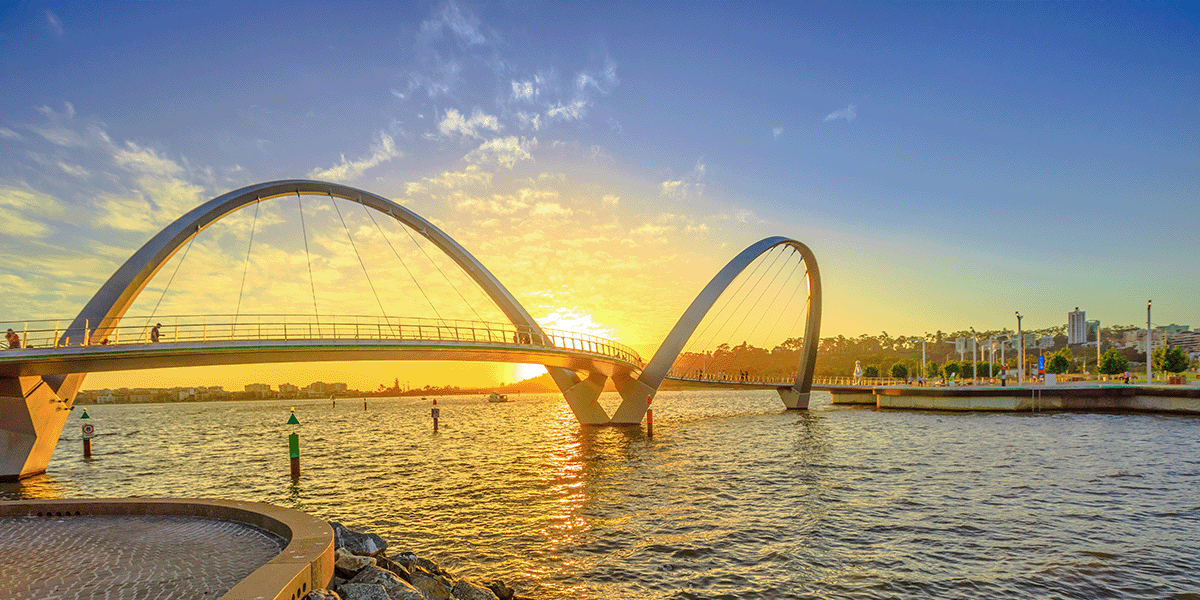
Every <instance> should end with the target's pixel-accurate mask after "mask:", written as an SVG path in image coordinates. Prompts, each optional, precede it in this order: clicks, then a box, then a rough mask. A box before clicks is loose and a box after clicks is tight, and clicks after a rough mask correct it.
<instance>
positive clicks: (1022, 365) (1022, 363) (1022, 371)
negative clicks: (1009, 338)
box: [1014, 310, 1025, 385]
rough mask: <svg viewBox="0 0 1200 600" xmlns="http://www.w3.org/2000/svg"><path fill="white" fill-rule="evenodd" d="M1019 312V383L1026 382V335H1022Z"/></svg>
mask: <svg viewBox="0 0 1200 600" xmlns="http://www.w3.org/2000/svg"><path fill="white" fill-rule="evenodd" d="M1014 312H1016V313H1017V385H1024V384H1025V336H1023V335H1021V311H1019V310H1018V311H1014Z"/></svg>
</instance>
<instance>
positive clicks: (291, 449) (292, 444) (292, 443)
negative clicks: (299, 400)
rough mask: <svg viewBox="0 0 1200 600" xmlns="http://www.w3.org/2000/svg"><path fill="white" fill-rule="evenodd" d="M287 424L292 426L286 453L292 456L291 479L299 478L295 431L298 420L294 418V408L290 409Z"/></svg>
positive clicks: (297, 445) (298, 440)
mask: <svg viewBox="0 0 1200 600" xmlns="http://www.w3.org/2000/svg"><path fill="white" fill-rule="evenodd" d="M287 424H288V425H291V426H292V433H291V434H290V435H288V453H289V454H290V455H291V458H292V481H297V480H299V479H300V434H298V433H296V428H295V426H296V425H299V424H300V421H299V420H298V419H296V409H294V408H293V409H292V416H290V417H288V420H287Z"/></svg>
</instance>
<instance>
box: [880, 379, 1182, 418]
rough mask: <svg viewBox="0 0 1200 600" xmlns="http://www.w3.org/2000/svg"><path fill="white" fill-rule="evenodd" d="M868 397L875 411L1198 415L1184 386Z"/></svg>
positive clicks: (892, 391)
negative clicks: (870, 398)
mask: <svg viewBox="0 0 1200 600" xmlns="http://www.w3.org/2000/svg"><path fill="white" fill-rule="evenodd" d="M873 396H874V398H875V405H876V407H878V408H881V409H885V408H887V409H900V410H945V411H1013V412H1018V411H1025V412H1029V411H1068V412H1156V413H1183V414H1200V389H1197V388H1194V387H1187V386H1125V385H1121V386H1108V385H1102V386H1053V387H1046V386H1027V387H1001V388H991V387H988V388H975V389H972V388H909V387H902V388H875V390H874V394H873Z"/></svg>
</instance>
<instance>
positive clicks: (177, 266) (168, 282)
mask: <svg viewBox="0 0 1200 600" xmlns="http://www.w3.org/2000/svg"><path fill="white" fill-rule="evenodd" d="M197 235H200V231H199V230H197V231H196V233H195V235H193V236H192V238H191V239H189V240H188V243H187V247H186V248H184V249H183V256H180V257H179V262H178V263H176V264H175V270H174V271H171V278H170V279H168V280H167V285H166V286H165V287H163V291H162V293H161V294H159V295H158V302H155V303H154V310H152V311H150V316H149V317H146V324H145V325H143V326H142V332H143V333H145V331H146V328H147V327H149V326H150V321H153V320H154V315H155V313H157V312H158V306H159V305H160V304H162V301H163V296H166V295H167V290H168V289H170V288H171V282H173V281H175V275H176V274H178V273H179V267H182V266H183V261H184V260H186V259H187V255H188V251H189V250H191V249H192V242H194V241H196V236H197Z"/></svg>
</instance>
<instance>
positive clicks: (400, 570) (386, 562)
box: [375, 556, 412, 583]
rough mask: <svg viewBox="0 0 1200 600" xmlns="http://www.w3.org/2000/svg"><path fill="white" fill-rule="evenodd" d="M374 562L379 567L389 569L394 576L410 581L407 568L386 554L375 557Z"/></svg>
mask: <svg viewBox="0 0 1200 600" xmlns="http://www.w3.org/2000/svg"><path fill="white" fill-rule="evenodd" d="M375 564H376V565H377V566H378V567H379V568H380V569H385V570H388V571H391V572H392V573H393V574H394V575H395V576H396V577H399V578H400V579H403V580H405V581H407V582H409V583H412V577H411V576H410V575H409V573H408V569H405V568H404V565H402V564H400V563H398V562H396V561H394V560H392V559H390V558H388V557H386V556H380V557H379V558H377V559H375Z"/></svg>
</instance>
